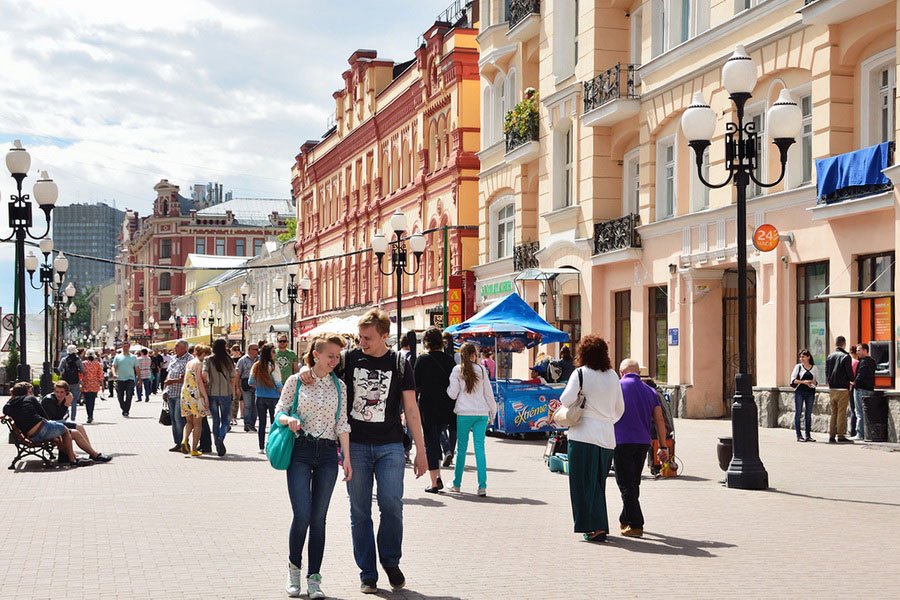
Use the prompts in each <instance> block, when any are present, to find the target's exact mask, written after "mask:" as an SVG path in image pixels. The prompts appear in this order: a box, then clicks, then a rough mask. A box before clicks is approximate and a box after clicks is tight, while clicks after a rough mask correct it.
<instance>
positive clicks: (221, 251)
mask: <svg viewBox="0 0 900 600" xmlns="http://www.w3.org/2000/svg"><path fill="white" fill-rule="evenodd" d="M216 256H225V238H216Z"/></svg>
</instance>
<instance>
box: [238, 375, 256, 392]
mask: <svg viewBox="0 0 900 600" xmlns="http://www.w3.org/2000/svg"><path fill="white" fill-rule="evenodd" d="M241 389H242V390H244V391H245V392H249V391H250V390H252V389H253V388H252V387H250V378H249V377H241Z"/></svg>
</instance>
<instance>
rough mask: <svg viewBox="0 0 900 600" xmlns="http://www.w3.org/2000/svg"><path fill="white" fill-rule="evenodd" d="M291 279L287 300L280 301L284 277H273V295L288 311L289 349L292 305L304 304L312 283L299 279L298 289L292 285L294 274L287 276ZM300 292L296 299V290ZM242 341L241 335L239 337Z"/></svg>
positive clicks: (292, 336)
mask: <svg viewBox="0 0 900 600" xmlns="http://www.w3.org/2000/svg"><path fill="white" fill-rule="evenodd" d="M288 276H289V277H290V278H291V281H290V283H288V286H287V300H282V299H281V290H282V289H284V277H282V276H281V275H277V276H276V277H275V281H274V283H275V294H276V296H277V298H278V301H279V302H281V303H282V304H287V305H288V310H289V311H290V316H289V317H288V326H289V327H290V330H291V332H290V336H291V348H292V349H293V347H294V304H297V305H300V304H303V303H304V302H306V296H307V295H308V294H309V289H310V288H311V287H312V282H311V281H310V280H309V278H308V277H302V278H301V279H300V285H299V288H298V286H297V284H296V283H294V277H296V274H295V273H290V274H289V275H288ZM298 289H299V290H301V291H302V292H303V296H302V298H301V297H298V295H297V290H298ZM241 338H242V339H243V335H242V336H241Z"/></svg>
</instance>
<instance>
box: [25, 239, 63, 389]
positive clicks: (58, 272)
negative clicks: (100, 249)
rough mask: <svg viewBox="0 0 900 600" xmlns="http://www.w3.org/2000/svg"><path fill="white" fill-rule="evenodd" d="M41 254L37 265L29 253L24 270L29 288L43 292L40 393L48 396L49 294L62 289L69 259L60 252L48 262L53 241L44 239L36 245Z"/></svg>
mask: <svg viewBox="0 0 900 600" xmlns="http://www.w3.org/2000/svg"><path fill="white" fill-rule="evenodd" d="M38 246H39V248H40V250H41V254H43V255H44V261H43V262H42V263H38V258H37V257H36V256H35V255H34V253H33V252H29V253H28V256H26V257H25V270H26V271H28V281H29V283H30V284H31V287H32V288H34V289H36V290H41V289H42V290H43V291H44V365H43V369H42V372H41V393H42V394H49V393H50V392H52V391H53V365H51V364H50V345H51V335H52V334H51V331H50V293H51V292H58V291H59V290H60V288H61V287H62V284H63V281H64V280H65V277H66V271H68V270H69V259H67V258H66V257H65V255H64V254H63V253H62V252H60V253H59V254H58V255H57V256H56V258H55V259H54V260H53V262H50V255H51V254H52V253H53V240H52V239H50V238H44V239H42V240H41V241H40V243H39V244H38ZM38 269H40V271H39V273H38V281H39V282H40V285H34V273H35V271H37V270H38Z"/></svg>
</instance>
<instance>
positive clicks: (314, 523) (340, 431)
mask: <svg viewBox="0 0 900 600" xmlns="http://www.w3.org/2000/svg"><path fill="white" fill-rule="evenodd" d="M343 347H344V342H343V340H342V339H341V338H340V337H338V336H327V337H321V338H317V339H315V340H313V341H312V343H311V344H310V350H309V353H308V354H307V356H306V363H307V365H308V366H309V369H310V372H311V373H312V374H313V377H314V379H315V382H314V383H313V384H312V385H303V384H302V383H301V382H300V376H299V374H297V375H292V376H291V377H289V378H288V380H287V381H286V382H285V384H284V387H283V388H282V390H281V402H280V404H279V406H278V416H277V419H278V423H279V425H282V426H285V427H289V428H290V430H291V431H293V432H294V435H295V436H296V439H295V441H294V453H293V456H292V457H291V465H290V466H289V467H288V470H287V484H288V495H289V496H290V499H291V507H292V508H293V511H294V518H293V521H292V522H291V530H290V536H289V542H288V545H289V550H290V552H289V558H290V562H289V564H288V581H287V586H286V588H287V593H288V596H291V597H299V596H300V593H301V590H300V585H301V582H302V571H301V569H300V565H301V564H302V556H303V545H304V542H305V541H306V535H307V531H309V550H308V552H309V562H308V564H307V571H306V572H307V575H306V581H307V584H308V587H309V597H310V598H324V597H325V595H324V594H323V593H322V589H321V582H322V576H321V575H320V574H319V569H320V568H321V566H322V556H323V555H324V553H325V516H326V515H327V513H328V505H329V503H330V502H331V493H332V491H333V490H334V484H335V481H336V480H337V472H338V444H340V449H341V454H342V455H343V469H344V481H350V477H351V476H352V469H351V467H350V424H349V423H348V422H347V388H346V385H345V384H344V382H343V381H341V380H340V379H338V378H337V377H334V376H333V375H332V371H333V370H334V368H335V367H336V366H337V364H338V362H339V361H340V358H341V349H342V348H343ZM295 394H296V396H297V410H296V411H292V407H293V403H294V395H295Z"/></svg>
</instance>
